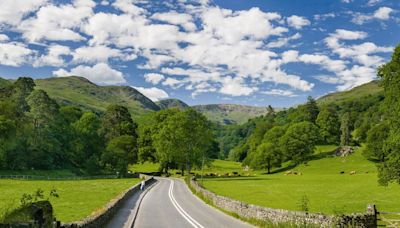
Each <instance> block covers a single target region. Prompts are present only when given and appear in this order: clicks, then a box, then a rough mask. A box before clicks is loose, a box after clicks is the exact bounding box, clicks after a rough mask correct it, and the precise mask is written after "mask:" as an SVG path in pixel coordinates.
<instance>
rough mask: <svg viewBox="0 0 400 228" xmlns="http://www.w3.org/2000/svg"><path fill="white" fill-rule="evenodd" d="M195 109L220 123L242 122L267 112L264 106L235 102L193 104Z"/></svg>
mask: <svg viewBox="0 0 400 228" xmlns="http://www.w3.org/2000/svg"><path fill="white" fill-rule="evenodd" d="M192 108H194V109H195V110H196V111H198V112H201V113H203V114H204V115H205V116H206V117H207V118H208V119H209V120H211V121H213V122H217V123H220V124H227V125H229V124H243V123H246V122H247V121H248V120H249V119H251V118H254V117H256V116H260V115H263V114H266V113H267V108H266V107H255V106H246V105H236V104H210V105H195V106H193V107H192Z"/></svg>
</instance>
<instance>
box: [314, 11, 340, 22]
mask: <svg viewBox="0 0 400 228" xmlns="http://www.w3.org/2000/svg"><path fill="white" fill-rule="evenodd" d="M335 17H336V14H334V13H325V14H316V15H314V20H316V21H324V20H326V19H328V18H335Z"/></svg>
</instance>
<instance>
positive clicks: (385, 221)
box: [378, 211, 400, 227]
mask: <svg viewBox="0 0 400 228" xmlns="http://www.w3.org/2000/svg"><path fill="white" fill-rule="evenodd" d="M378 220H379V224H380V225H384V226H386V227H400V212H384V211H379V212H378Z"/></svg>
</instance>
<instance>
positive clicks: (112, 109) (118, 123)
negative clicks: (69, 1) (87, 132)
mask: <svg viewBox="0 0 400 228" xmlns="http://www.w3.org/2000/svg"><path fill="white" fill-rule="evenodd" d="M136 128H137V125H136V123H135V122H133V120H132V117H131V114H130V113H129V111H128V109H127V108H126V107H124V106H121V105H110V106H109V107H108V108H107V111H106V113H105V114H104V116H103V118H102V124H101V129H100V132H101V133H102V135H104V138H105V139H106V140H107V141H109V140H111V139H113V138H115V137H119V136H122V135H131V136H133V137H134V138H135V139H136V138H137V135H136Z"/></svg>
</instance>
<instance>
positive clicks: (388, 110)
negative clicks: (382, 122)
mask: <svg viewBox="0 0 400 228" xmlns="http://www.w3.org/2000/svg"><path fill="white" fill-rule="evenodd" d="M378 76H379V77H380V78H381V83H382V85H383V87H384V94H385V100H384V109H385V112H384V114H385V117H386V118H387V120H388V122H389V123H390V131H389V135H388V138H387V139H386V140H385V143H384V146H383V151H384V154H387V156H386V157H385V161H384V162H383V163H382V164H381V165H380V166H379V180H380V183H381V184H388V183H389V182H392V181H395V182H397V183H399V184H400V96H399V94H400V45H398V46H397V47H396V48H395V50H394V53H393V55H392V59H391V61H390V62H388V63H386V64H385V65H383V66H381V67H380V68H379V69H378Z"/></svg>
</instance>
